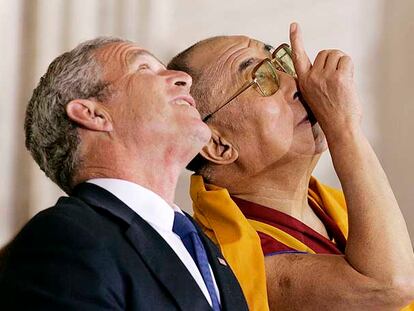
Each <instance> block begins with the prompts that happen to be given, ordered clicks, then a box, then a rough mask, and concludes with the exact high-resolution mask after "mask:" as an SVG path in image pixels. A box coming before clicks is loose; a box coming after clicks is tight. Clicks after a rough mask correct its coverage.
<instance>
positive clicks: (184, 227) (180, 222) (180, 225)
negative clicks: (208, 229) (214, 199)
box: [173, 212, 198, 238]
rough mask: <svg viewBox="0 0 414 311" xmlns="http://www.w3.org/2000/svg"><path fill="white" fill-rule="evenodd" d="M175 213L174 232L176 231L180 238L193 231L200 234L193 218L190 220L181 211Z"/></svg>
mask: <svg viewBox="0 0 414 311" xmlns="http://www.w3.org/2000/svg"><path fill="white" fill-rule="evenodd" d="M174 214H175V215H174V223H173V232H174V233H176V234H177V235H178V236H179V237H180V238H184V237H186V236H188V235H189V234H191V233H195V234H198V233H197V230H196V228H195V227H194V225H193V223H192V222H191V220H189V219H188V218H187V217H186V216H185V215H183V214H181V213H179V212H175V213H174Z"/></svg>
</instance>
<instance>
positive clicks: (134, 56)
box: [127, 50, 165, 66]
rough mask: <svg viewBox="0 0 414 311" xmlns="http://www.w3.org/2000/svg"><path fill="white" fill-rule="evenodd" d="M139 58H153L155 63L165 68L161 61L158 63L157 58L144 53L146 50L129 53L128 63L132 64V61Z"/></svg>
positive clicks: (146, 52)
mask: <svg viewBox="0 0 414 311" xmlns="http://www.w3.org/2000/svg"><path fill="white" fill-rule="evenodd" d="M140 56H150V57H152V58H154V59H155V60H156V61H157V62H159V63H160V64H161V65H163V66H165V65H164V63H163V62H162V61H160V60H159V59H158V58H157V57H155V55H154V54H152V53H150V52H148V51H146V50H136V51H134V52H131V53H130V54H129V55H128V56H127V59H128V63H130V64H131V63H133V62H134V61H136V59H137V58H138V57H140Z"/></svg>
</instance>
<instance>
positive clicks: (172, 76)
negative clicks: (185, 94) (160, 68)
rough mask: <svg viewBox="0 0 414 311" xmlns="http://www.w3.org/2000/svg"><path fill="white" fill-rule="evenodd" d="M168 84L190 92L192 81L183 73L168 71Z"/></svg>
mask: <svg viewBox="0 0 414 311" xmlns="http://www.w3.org/2000/svg"><path fill="white" fill-rule="evenodd" d="M168 82H169V83H171V84H174V85H177V86H182V87H185V88H188V90H190V87H191V84H192V83H193V79H192V78H191V76H190V75H189V74H187V73H185V72H183V71H176V70H168Z"/></svg>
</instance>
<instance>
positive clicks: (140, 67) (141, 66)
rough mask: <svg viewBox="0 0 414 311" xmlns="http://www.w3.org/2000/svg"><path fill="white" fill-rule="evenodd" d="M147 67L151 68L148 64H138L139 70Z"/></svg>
mask: <svg viewBox="0 0 414 311" xmlns="http://www.w3.org/2000/svg"><path fill="white" fill-rule="evenodd" d="M146 69H151V68H150V66H149V65H148V64H141V65H139V66H138V69H137V71H140V70H146Z"/></svg>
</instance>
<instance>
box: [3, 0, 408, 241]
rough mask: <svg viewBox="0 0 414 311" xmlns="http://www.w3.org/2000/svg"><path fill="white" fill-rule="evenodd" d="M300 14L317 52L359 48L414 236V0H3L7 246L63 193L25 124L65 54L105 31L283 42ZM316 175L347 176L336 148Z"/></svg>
mask: <svg viewBox="0 0 414 311" xmlns="http://www.w3.org/2000/svg"><path fill="white" fill-rule="evenodd" d="M292 21H298V22H299V23H300V24H301V26H302V29H303V32H304V36H305V44H306V47H307V50H308V53H309V55H310V56H311V58H312V59H313V58H314V57H315V56H316V54H317V52H318V51H319V50H321V49H327V48H339V49H341V50H344V51H345V52H347V53H348V54H349V55H351V56H352V57H353V60H354V63H355V68H356V70H355V74H356V81H357V84H358V88H359V91H360V96H361V98H362V102H363V109H364V120H363V126H364V130H365V132H366V134H367V136H368V138H369V140H370V141H371V143H372V145H373V147H374V149H375V150H376V152H377V154H378V156H379V158H380V160H381V162H382V164H383V166H384V168H385V171H386V173H387V174H388V177H389V179H390V182H391V184H392V186H393V189H394V192H395V194H396V196H397V199H398V201H399V203H400V206H401V209H402V211H403V213H404V215H405V219H406V221H407V223H408V226H409V230H410V233H411V237H412V238H413V239H414V209H413V203H414V187H413V182H412V177H413V176H414V160H413V158H412V156H413V154H414V139H413V135H414V122H413V121H412V118H413V117H414V103H413V99H412V91H413V89H414V83H413V81H414V78H413V77H412V73H413V72H414V35H413V34H414V1H412V0H399V1H387V0H364V1H360V0H347V1H343V0H313V1H308V0H296V1H295V0H293V1H292V0H262V1H244V0H226V1H223V0H209V1H207V0H206V1H202V0H0V33H1V34H2V40H1V41H0V51H1V52H0V53H1V54H0V55H1V57H0V85H1V88H0V112H1V113H0V178H1V179H0V180H1V182H2V184H3V186H1V187H0V246H2V245H3V244H4V243H6V242H7V241H8V240H10V239H11V238H12V237H13V236H14V235H15V233H16V232H17V230H19V229H20V228H21V227H22V225H23V224H25V223H26V222H27V221H28V219H30V217H32V216H33V215H34V214H36V213H37V212H38V211H40V210H42V209H44V208H47V207H49V206H51V205H53V204H54V203H55V202H56V200H57V197H58V196H60V195H62V192H61V191H60V190H59V189H58V188H57V186H55V185H54V184H53V183H52V182H50V181H49V180H48V179H47V178H46V177H45V176H44V175H43V173H42V172H41V171H40V169H39V168H38V167H37V165H36V164H35V163H34V161H33V160H32V159H31V158H30V156H29V154H28V152H27V151H26V149H25V147H24V134H23V122H24V121H23V120H24V113H25V109H26V104H27V101H28V99H29V97H30V95H31V92H32V90H33V88H34V87H35V86H36V84H37V82H38V80H39V78H40V76H41V75H43V73H44V72H45V71H46V68H47V66H48V65H49V63H50V62H51V61H52V60H53V59H54V58H55V57H56V56H58V55H59V54H61V53H62V52H64V51H66V50H68V49H71V48H73V47H74V46H75V45H77V44H78V43H80V42H81V41H83V40H87V39H91V38H94V37H96V36H100V35H113V36H120V37H123V38H126V39H130V40H132V41H135V42H137V43H138V44H139V45H140V46H143V47H145V48H147V49H148V50H150V51H152V52H154V54H155V55H157V56H158V57H159V58H160V59H161V60H162V61H164V62H168V60H169V59H170V58H171V57H172V56H174V55H175V54H176V53H178V52H179V51H181V50H183V49H184V48H186V47H188V46H189V45H190V44H192V43H194V42H196V41H198V40H200V39H203V38H206V37H209V36H214V35H222V34H245V35H248V36H251V37H255V38H257V39H260V40H262V41H265V42H268V43H272V44H273V45H275V46H276V45H278V44H279V43H281V42H285V41H287V40H288V29H289V24H290V22H292ZM349 157H351V158H352V154H350V155H349ZM315 175H316V176H317V177H318V178H319V179H320V180H321V181H323V182H325V183H328V184H331V185H334V186H340V185H339V182H338V180H337V178H336V176H335V172H334V170H333V167H332V163H331V161H330V157H329V154H328V153H326V154H325V155H324V156H323V157H322V160H321V162H320V163H319V165H318V167H317V170H316V172H315ZM188 181H189V172H183V174H182V176H181V178H180V183H179V187H178V190H177V197H176V200H177V203H178V204H179V205H180V206H181V207H182V208H183V209H185V210H187V211H190V210H191V203H190V200H189V195H188V183H189V182H188Z"/></svg>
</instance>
